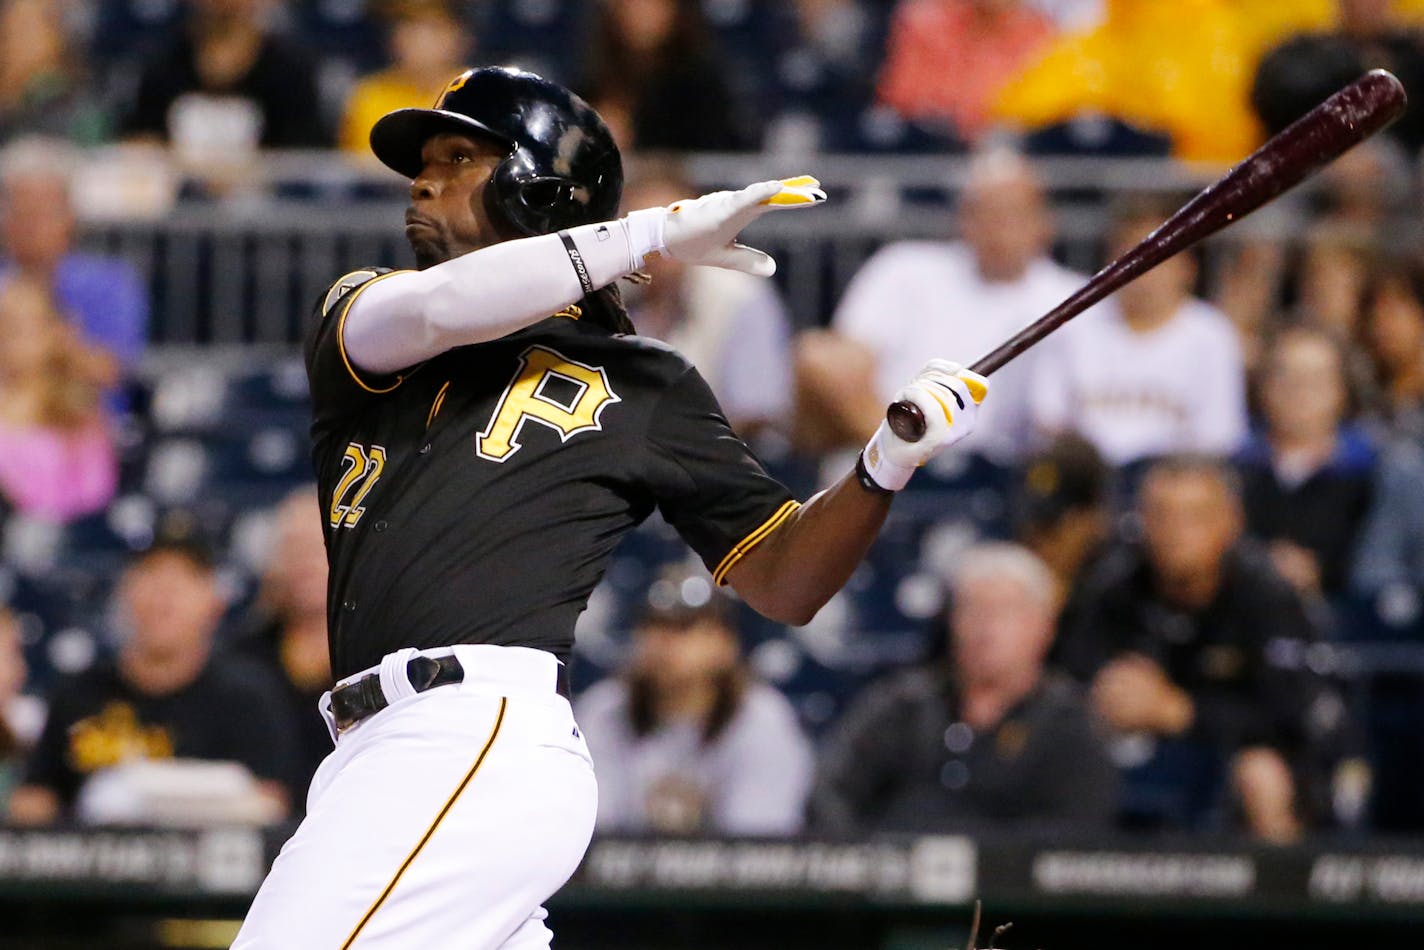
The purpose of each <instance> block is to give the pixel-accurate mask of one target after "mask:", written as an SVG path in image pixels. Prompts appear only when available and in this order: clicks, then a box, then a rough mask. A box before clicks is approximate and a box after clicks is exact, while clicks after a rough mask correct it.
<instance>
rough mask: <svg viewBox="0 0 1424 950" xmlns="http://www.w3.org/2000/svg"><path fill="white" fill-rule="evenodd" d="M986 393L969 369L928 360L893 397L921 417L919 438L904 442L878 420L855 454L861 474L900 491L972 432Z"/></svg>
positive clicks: (979, 378) (983, 382)
mask: <svg viewBox="0 0 1424 950" xmlns="http://www.w3.org/2000/svg"><path fill="white" fill-rule="evenodd" d="M988 392H989V381H988V380H987V379H985V378H984V377H983V376H980V375H979V374H978V373H976V372H974V371H973V370H970V369H965V368H964V367H963V366H960V365H959V364H958V363H951V362H949V361H948V360H930V361H929V362H928V363H926V364H925V368H924V369H922V370H920V373H919V375H918V376H916V377H915V378H914V379H913V380H911V381H910V384H909V385H908V386H906V387H905V388H904V389H902V390H900V391H899V392H898V393H896V394H895V401H896V402H900V401H902V400H903V401H908V402H912V403H914V404H915V405H916V406H918V407H919V409H920V412H922V413H923V414H924V417H925V434H924V437H923V438H921V439H920V441H918V442H906V441H905V440H904V439H902V438H900V437H899V436H898V435H896V434H895V432H894V430H892V429H891V428H890V424H889V423H888V422H885V421H884V420H883V419H882V420H881V422H880V428H879V429H877V430H876V431H875V435H873V436H871V437H870V442H868V443H867V444H866V446H865V449H864V450H863V451H862V452H861V453H860V465H861V467H862V468H863V469H864V471H865V474H866V475H868V476H869V477H870V480H871V481H873V482H874V483H875V484H876V485H878V486H879V487H881V488H883V489H886V490H888V491H899V490H900V489H901V488H904V487H905V483H906V482H908V481H909V480H910V476H911V475H913V474H914V473H915V469H917V468H919V467H920V466H921V465H923V464H925V463H926V462H928V461H929V460H930V459H931V458H933V457H934V456H935V455H936V454H938V453H939V452H940V451H941V450H943V449H944V448H945V447H947V446H950V445H953V444H954V443H956V442H958V441H959V440H960V439H962V438H964V437H965V436H967V435H968V434H969V433H971V432H973V431H974V423H975V421H976V419H977V417H978V415H979V405H980V403H982V402H983V401H984V397H985V396H986V395H988Z"/></svg>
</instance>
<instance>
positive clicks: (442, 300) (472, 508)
mask: <svg viewBox="0 0 1424 950" xmlns="http://www.w3.org/2000/svg"><path fill="white" fill-rule="evenodd" d="M371 145H372V149H373V150H374V151H375V153H376V155H377V156H378V157H379V158H380V159H381V160H382V161H383V162H385V163H386V164H387V165H389V166H390V167H391V168H393V169H395V170H396V171H398V172H400V173H401V174H403V175H406V176H408V177H409V178H410V179H412V181H411V186H410V196H411V206H410V209H409V211H407V212H406V237H407V239H408V240H409V241H410V243H411V245H412V247H413V248H414V249H415V254H416V260H417V261H418V264H419V269H417V270H414V271H388V270H384V269H379V268H372V269H369V270H362V271H357V272H355V273H352V274H348V275H346V276H345V277H342V278H341V279H340V280H339V281H337V282H336V283H335V284H334V285H333V286H332V288H331V290H330V291H329V292H328V293H327V294H326V296H325V299H324V300H322V301H321V304H320V312H319V313H318V314H317V320H316V321H315V323H314V325H313V326H312V328H311V330H310V332H309V335H308V339H307V345H306V359H307V370H308V374H309V376H310V381H311V391H312V398H313V413H314V417H315V418H314V422H313V426H312V434H313V440H314V443H315V448H314V459H315V464H316V468H317V472H318V480H319V484H320V494H321V503H322V509H323V513H324V517H325V529H326V541H327V553H328V559H329V561H330V565H331V577H330V582H329V583H330V587H329V598H328V620H329V630H330V641H331V662H332V670H333V672H334V675H335V676H336V677H337V683H336V685H335V687H334V688H333V689H332V691H331V692H330V693H329V694H328V695H327V696H325V697H323V700H322V703H321V712H322V715H323V716H324V717H325V718H326V721H327V723H328V725H329V727H330V729H331V732H332V736H333V738H334V740H335V743H336V748H335V751H333V752H332V754H331V755H330V756H328V757H327V759H326V760H325V761H324V762H323V763H322V765H321V768H320V769H319V770H318V772H317V774H316V776H315V778H314V779H313V781H312V785H311V789H310V792H309V794H308V799H307V817H306V819H305V820H304V821H303V822H302V824H301V826H300V827H299V828H298V829H297V831H296V833H295V835H294V836H293V837H292V838H291V839H290V840H289V841H288V842H287V844H286V845H285V847H283V849H282V852H281V854H280V856H279V857H278V858H277V860H276V862H275V864H274V865H273V867H272V870H271V872H270V874H269V875H268V878H267V880H266V882H265V883H264V884H263V886H262V889H261V891H260V892H259V893H258V895H257V898H256V900H255V901H254V903H253V905H252V908H251V911H250V912H249V914H248V917H247V920H246V922H245V923H244V925H243V928H242V931H241V933H240V934H239V936H238V939H237V942H236V944H235V947H237V948H240V950H249V948H258V947H261V948H267V947H283V948H286V947H342V948H345V947H353V946H355V947H421V948H436V947H451V948H460V950H470V948H496V947H499V948H508V950H523V948H530V947H546V946H548V945H549V940H550V936H551V935H550V932H549V930H548V929H547V928H546V927H545V926H544V922H543V921H544V916H545V914H544V910H543V907H542V904H543V903H544V901H545V900H546V899H547V898H548V897H549V896H550V895H551V894H553V893H554V892H555V891H556V890H558V888H559V887H561V886H562V885H563V883H564V882H565V881H566V880H567V879H568V877H569V876H570V875H571V874H572V873H573V871H574V869H575V868H576V867H577V865H578V863H579V861H580V859H581V858H582V856H583V854H584V851H585V849H586V848H587V846H588V841H589V837H590V834H591V833H592V830H593V822H594V815H595V811H596V803H597V790H596V787H595V783H594V775H593V768H592V765H591V763H590V760H589V756H588V751H587V749H586V748H585V746H584V741H583V737H582V736H581V735H580V733H579V730H578V727H577V726H576V725H575V724H574V720H573V716H572V714H571V712H570V707H569V703H568V676H567V666H566V665H565V664H566V663H567V661H568V657H569V653H570V650H571V649H572V647H573V631H574V621H575V619H576V618H577V617H578V614H579V612H580V611H581V610H582V609H583V607H584V605H585V603H586V601H587V599H588V596H589V593H590V591H592V590H593V588H594V586H595V585H596V584H597V583H598V580H599V578H600V576H601V575H602V573H603V569H604V565H605V563H606V562H607V559H608V557H609V554H610V553H611V552H612V551H613V549H614V547H615V546H616V544H617V543H618V540H619V539H620V538H621V537H622V536H623V535H624V534H625V533H627V532H628V531H629V530H631V529H632V528H633V527H634V526H635V525H637V524H638V523H639V522H640V521H642V520H643V519H644V518H645V517H647V515H649V514H650V513H651V512H652V511H653V510H654V509H657V510H659V511H660V512H661V513H662V516H663V517H664V518H665V519H666V520H667V521H668V522H669V523H670V524H672V525H673V526H674V527H676V528H677V530H678V531H679V532H680V533H681V534H682V536H683V537H684V538H685V539H686V540H687V542H688V543H689V544H690V545H691V546H692V548H693V549H694V550H695V551H696V552H697V553H698V554H699V555H700V556H701V558H702V559H703V561H705V562H706V564H707V565H708V567H709V568H711V569H712V571H713V574H714V577H715V579H716V581H717V582H718V583H724V584H729V585H731V587H732V588H733V589H734V590H735V591H736V592H737V593H738V594H739V595H740V596H741V597H742V598H743V599H744V600H745V601H747V602H748V603H749V604H750V605H751V606H752V607H754V608H755V609H757V610H758V611H760V612H762V613H763V614H765V615H766V616H768V617H770V618H772V619H774V620H777V621H782V622H786V623H792V624H800V623H805V622H806V621H808V620H809V619H810V618H811V617H812V616H813V615H814V614H815V612H816V611H817V610H818V609H819V608H820V607H821V606H822V605H823V604H824V603H825V602H826V601H827V600H828V599H829V598H830V597H831V596H832V595H833V594H834V593H835V592H836V591H837V590H838V589H839V588H840V587H841V585H842V584H843V583H844V582H845V580H846V579H847V578H848V577H849V576H850V574H851V571H852V570H853V569H854V568H855V566H856V564H857V563H858V562H859V561H860V559H861V557H862V556H863V554H864V552H865V550H866V548H867V547H868V546H869V545H870V543H871V541H872V540H873V538H874V536H875V534H876V532H877V530H878V529H879V527H880V525H881V523H882V521H883V520H884V518H885V514H886V511H887V510H888V508H889V505H890V500H891V498H892V496H893V493H894V491H895V490H896V489H899V488H901V487H902V486H903V485H904V484H905V483H906V481H907V480H908V479H909V477H910V475H911V473H912V472H913V471H914V469H915V467H916V466H917V465H920V464H922V463H923V462H924V461H926V460H927V459H928V458H929V457H930V456H931V455H932V454H933V453H935V452H936V451H937V450H939V449H941V448H943V447H944V446H946V445H948V444H950V443H952V442H954V441H956V440H957V439H959V438H961V437H962V436H964V435H966V434H968V432H969V431H970V430H971V429H972V428H973V425H974V418H975V412H976V407H977V404H978V403H979V401H980V400H981V399H982V398H983V396H984V394H985V392H986V383H985V381H984V380H983V379H982V378H980V377H978V376H975V375H974V374H973V373H970V372H968V371H966V370H962V369H960V368H959V367H958V366H956V365H955V364H952V363H945V362H938V361H937V362H933V363H931V364H930V365H929V366H927V367H926V369H925V370H924V371H923V372H922V373H921V374H920V375H918V376H917V377H915V379H914V380H913V381H912V382H911V383H910V384H909V385H908V386H907V387H906V388H905V389H904V390H903V391H902V392H901V393H900V397H901V398H905V399H909V400H911V401H913V402H915V403H916V404H917V405H919V406H920V408H921V409H922V410H923V411H924V414H925V417H926V418H927V419H928V420H929V421H930V425H929V432H928V434H927V435H926V437H925V438H924V439H923V440H921V441H920V442H917V443H915V444H909V443H904V442H902V441H900V440H898V439H897V438H896V437H895V436H894V435H893V434H892V433H891V432H890V431H889V429H888V427H885V426H882V427H881V429H880V431H879V432H877V433H876V434H875V436H874V437H873V438H872V440H871V441H870V443H869V444H868V445H867V447H866V449H865V451H864V452H863V453H862V454H861V456H860V460H859V463H858V465H857V467H856V471H855V472H853V473H850V474H848V475H846V477H844V478H843V479H841V480H840V481H839V482H837V483H836V484H835V485H833V486H832V487H831V488H829V489H827V490H825V491H823V492H821V493H820V494H818V495H817V496H816V497H815V498H813V499H812V500H811V501H809V502H807V503H806V504H805V505H802V504H800V503H799V502H797V501H796V499H794V498H792V497H791V495H790V494H789V493H788V491H787V490H786V489H785V488H784V487H783V486H782V485H781V484H779V483H778V482H777V481H776V480H774V479H773V478H771V477H770V476H768V475H767V473H766V472H765V471H764V470H763V469H762V467H761V465H760V464H759V463H758V462H757V460H756V459H755V458H754V457H753V456H752V454H751V453H750V452H749V451H748V450H747V448H746V446H745V445H744V444H743V443H742V441H741V440H740V439H739V438H738V437H737V435H736V434H735V433H734V432H733V431H732V430H731V428H730V427H729V426H728V425H727V422H726V420H725V418H724V416H723V414H722V412H721V410H720V409H719V408H718V405H717V402H716V400H715V399H714V398H713V396H712V393H711V392H710V391H709V389H708V387H707V385H706V384H705V383H704V382H703V381H702V378H701V377H700V376H699V375H698V374H697V372H696V370H694V369H693V368H692V367H691V365H690V364H689V363H688V362H687V361H686V360H685V359H683V358H682V357H681V356H679V355H678V354H677V353H676V352H674V351H673V350H671V349H670V348H668V347H666V346H664V345H661V344H659V343H657V342H654V341H652V340H648V339H644V338H640V337H637V336H635V335H633V333H632V327H631V326H630V325H629V322H628V318H627V316H626V314H625V312H624V311H623V308H622V306H621V304H620V303H619V297H618V292H617V289H616V285H615V282H616V281H617V280H618V279H619V278H621V277H625V276H627V275H629V274H632V273H634V272H636V271H637V270H638V269H639V267H641V266H642V264H643V262H644V261H645V260H647V259H648V258H649V257H650V256H652V255H654V254H669V255H671V256H672V257H673V258H675V259H677V260H679V261H682V262H684V263H688V264H704V265H711V266H716V267H728V268H733V269H737V270H743V271H747V272H750V273H752V274H757V275H761V276H767V275H770V274H771V273H772V272H773V270H774V269H775V265H774V263H773V261H772V260H771V258H769V257H768V256H767V255H766V254H763V253H762V252H760V251H757V250H754V249H752V248H748V247H745V246H742V245H740V244H737V243H735V240H734V239H735V237H736V235H737V234H738V232H740V231H741V230H742V228H743V227H745V226H746V225H747V224H749V223H750V222H751V221H753V220H754V219H755V218H757V217H758V216H759V215H761V214H764V213H766V212H769V211H774V210H780V209H788V208H798V207H809V206H812V205H814V204H816V203H818V202H820V201H822V200H823V199H824V197H825V196H824V194H823V193H822V192H821V191H820V190H819V188H818V187H817V183H816V182H815V180H814V179H811V178H798V179H789V180H787V181H768V182H760V183H758V184H754V185H751V186H749V187H747V188H744V189H742V190H740V191H733V192H717V193H714V194H709V195H704V196H702V197H700V198H696V199H693V200H688V201H682V202H678V203H677V204H675V205H673V206H671V207H668V208H648V209H644V210H638V211H633V212H632V213H630V214H628V215H626V216H624V217H621V218H619V217H617V212H618V203H619V196H620V193H621V190H622V169H621V164H620V158H619V154H618V150H617V148H616V146H615V145H614V143H613V140H612V137H611V136H610V135H609V132H608V129H607V127H606V126H605V125H604V124H603V122H602V121H601V120H600V118H599V117H598V115H597V114H595V113H594V112H593V110H592V109H590V108H589V106H588V105H587V104H586V103H584V102H583V101H582V100H581V99H579V98H578V97H576V96H574V95H573V94H571V93H570V92H568V91H567V90H565V89H563V88H562V87H560V86H558V85H556V84H554V83H552V82H548V81H546V80H544V79H542V78H540V77H538V76H536V75H533V74H531V73H526V72H520V71H517V70H512V69H504V68H484V69H475V70H471V71H468V72H465V73H463V74H462V75H460V76H458V77H456V78H455V79H454V80H453V81H452V82H451V83H450V84H449V86H448V87H447V88H446V90H445V91H444V92H443V93H442V95H441V96H440V98H439V100H438V101H437V102H436V105H435V108H433V109H403V110H400V111H397V112H393V113H391V114H389V115H387V116H385V117H383V118H382V119H381V120H380V121H379V122H378V123H377V124H376V126H375V127H374V128H373V129H372V132H371ZM788 371H789V370H788Z"/></svg>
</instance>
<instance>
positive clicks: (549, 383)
mask: <svg viewBox="0 0 1424 950" xmlns="http://www.w3.org/2000/svg"><path fill="white" fill-rule="evenodd" d="M561 383H562V385H560V384H561ZM570 385H571V388H572V392H571V394H570V395H566V396H562V397H561V396H560V395H558V394H556V393H554V392H551V389H555V388H558V389H564V388H569V387H570ZM621 401H622V400H620V399H619V397H618V394H617V393H615V392H614V391H613V390H612V389H611V388H609V385H608V376H607V374H605V373H604V371H603V367H601V366H588V365H586V364H584V363H579V362H576V361H575V360H570V359H566V358H565V357H564V356H563V355H562V354H560V353H557V352H555V351H554V350H551V349H549V348H548V347H544V346H531V347H530V348H529V349H527V350H525V351H524V353H523V354H522V355H521V356H520V357H519V369H517V370H516V371H515V373H514V379H513V381H511V382H510V384H509V385H508V386H506V387H505V390H504V394H503V395H502V396H500V398H499V405H498V406H496V407H495V410H494V417H493V418H491V419H490V422H489V425H487V426H485V430H484V431H483V432H481V433H480V434H479V435H477V436H476V437H475V453H476V454H477V455H479V457H480V458H482V459H489V460H490V461H491V462H503V461H504V460H505V459H507V458H509V457H510V456H511V455H513V454H514V453H515V452H518V451H519V449H520V444H519V433H520V430H521V429H523V427H524V423H526V422H530V421H533V422H537V423H539V424H540V425H544V426H548V427H549V428H550V429H553V430H554V431H555V432H557V433H558V434H559V441H560V442H567V441H568V440H569V439H570V438H572V437H573V436H575V435H578V434H579V433H580V432H588V431H590V430H600V429H602V428H603V426H602V424H601V423H600V422H599V416H600V415H601V414H602V413H603V410H604V409H606V408H608V407H609V406H611V405H612V404H613V403H615V402H621Z"/></svg>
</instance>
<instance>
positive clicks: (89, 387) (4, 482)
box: [0, 275, 118, 521]
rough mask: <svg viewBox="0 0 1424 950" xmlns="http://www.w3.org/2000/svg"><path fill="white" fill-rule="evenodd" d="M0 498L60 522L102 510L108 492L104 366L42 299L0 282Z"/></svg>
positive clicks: (114, 474) (111, 374)
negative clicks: (0, 341) (0, 345)
mask: <svg viewBox="0 0 1424 950" xmlns="http://www.w3.org/2000/svg"><path fill="white" fill-rule="evenodd" d="M0 339H3V340H5V341H6V342H5V345H4V346H3V347H0V495H3V496H4V499H5V501H6V502H7V503H8V504H9V505H10V506H11V507H12V508H14V509H15V510H16V511H19V512H22V513H24V514H27V515H33V516H35V517H38V518H43V519H45V520H51V521H68V520H71V519H73V518H77V517H79V516H80V515H85V514H89V513H91V512H94V511H98V510H100V509H102V508H103V507H104V506H105V505H107V504H108V503H109V500H110V499H112V498H113V496H114V490H115V488H116V487H117V484H118V460H117V458H116V456H115V452H114V445H113V441H112V439H111V436H110V434H109V426H108V420H107V419H106V418H105V413H104V406H103V389H104V387H105V386H107V385H111V384H112V383H113V381H114V378H115V367H114V361H113V358H112V357H110V356H109V355H108V354H107V353H105V352H103V351H102V350H99V349H98V348H96V347H93V346H89V345H88V344H86V343H84V342H83V341H82V340H80V339H79V335H78V333H76V332H75V330H74V328H73V327H72V326H70V325H69V324H68V323H66V322H65V320H64V318H63V317H62V316H61V315H60V313H59V310H58V307H57V305H56V302H55V301H54V299H53V298H52V297H51V295H50V293H49V289H48V288H47V287H46V286H45V285H43V284H40V283H38V282H36V281H35V280H32V279H30V278H29V277H27V276H23V275H16V276H13V277H10V278H8V279H3V280H0Z"/></svg>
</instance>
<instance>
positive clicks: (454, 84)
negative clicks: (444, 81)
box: [435, 69, 475, 109]
mask: <svg viewBox="0 0 1424 950" xmlns="http://www.w3.org/2000/svg"><path fill="white" fill-rule="evenodd" d="M474 72H475V71H474V70H473V69H467V70H465V71H464V72H463V73H461V74H460V75H458V76H456V77H455V78H454V79H452V80H450V85H448V86H446V87H445V91H444V92H442V93H440V98H438V99H436V100H435V108H437V109H441V108H444V106H445V100H446V99H447V98H449V96H450V93H452V92H457V91H459V90H461V89H463V88H465V83H467V82H469V81H470V77H471V76H472V75H474Z"/></svg>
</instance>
